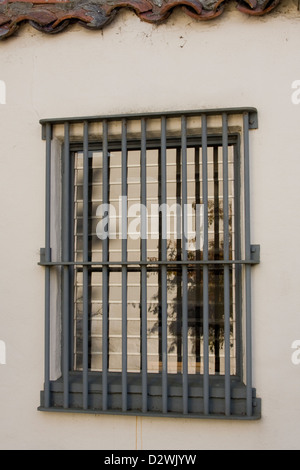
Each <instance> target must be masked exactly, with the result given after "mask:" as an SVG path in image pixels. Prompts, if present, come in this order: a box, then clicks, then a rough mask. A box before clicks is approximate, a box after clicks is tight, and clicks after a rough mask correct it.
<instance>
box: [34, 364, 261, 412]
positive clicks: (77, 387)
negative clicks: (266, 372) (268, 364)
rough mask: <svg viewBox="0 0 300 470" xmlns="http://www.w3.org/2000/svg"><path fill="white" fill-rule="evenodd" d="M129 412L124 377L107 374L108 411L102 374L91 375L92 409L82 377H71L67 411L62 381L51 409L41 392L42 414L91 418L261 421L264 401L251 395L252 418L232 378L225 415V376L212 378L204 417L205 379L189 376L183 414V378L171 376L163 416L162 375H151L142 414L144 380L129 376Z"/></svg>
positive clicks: (53, 395) (56, 386)
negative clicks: (125, 405) (124, 407)
mask: <svg viewBox="0 0 300 470" xmlns="http://www.w3.org/2000/svg"><path fill="white" fill-rule="evenodd" d="M127 379H128V396H127V397H128V411H126V412H124V411H122V374H120V373H109V374H108V408H109V409H108V411H104V410H102V385H101V373H96V372H92V373H90V374H89V408H88V409H87V410H85V409H83V408H82V401H83V394H82V375H81V373H79V372H78V373H71V374H70V377H69V407H68V408H64V406H63V403H64V390H63V389H64V384H63V379H62V378H60V379H58V380H57V381H55V382H51V384H50V392H51V403H50V407H49V408H46V407H45V406H44V392H41V406H40V407H39V408H38V409H39V411H48V412H67V413H68V412H69V413H88V414H109V415H125V416H149V417H169V418H171V417H173V418H195V419H231V420H257V419H260V418H261V400H260V399H259V398H256V391H255V389H253V391H252V397H253V399H252V404H253V405H252V408H253V412H252V416H248V415H247V412H246V408H247V404H246V402H247V400H246V386H245V385H244V384H243V383H242V382H241V381H240V380H239V379H238V378H237V377H234V376H232V377H231V414H230V415H226V414H225V385H224V376H211V377H210V413H209V414H208V415H206V414H204V399H203V376H201V375H189V413H188V414H184V413H183V411H182V376H181V375H180V374H170V375H169V376H168V408H169V411H168V413H162V410H161V403H162V387H161V383H162V377H161V374H149V375H148V411H147V412H146V413H144V412H143V411H142V376H141V374H134V373H128V374H127Z"/></svg>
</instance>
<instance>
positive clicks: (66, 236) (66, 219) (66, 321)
mask: <svg viewBox="0 0 300 470" xmlns="http://www.w3.org/2000/svg"><path fill="white" fill-rule="evenodd" d="M64 131H65V135H64V154H63V159H64V162H63V163H64V175H63V201H62V202H63V210H62V212H63V246H62V252H63V256H62V257H63V260H64V261H70V216H69V209H70V196H69V195H70V137H69V133H70V126H69V123H68V122H66V123H65V130H64ZM69 274H70V267H69V266H64V269H63V381H64V408H65V409H68V408H69V364H70V357H69V351H70V349H69V333H70V307H69V304H70V302H69V292H70V276H69Z"/></svg>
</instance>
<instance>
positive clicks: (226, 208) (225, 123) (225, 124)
mask: <svg viewBox="0 0 300 470" xmlns="http://www.w3.org/2000/svg"><path fill="white" fill-rule="evenodd" d="M222 127H223V131H222V133H223V137H222V147H223V226H224V230H223V232H224V261H229V204H228V196H229V194H228V176H229V174H228V117H227V114H226V113H223V115H222ZM224 341H225V414H226V416H230V414H231V385H230V272H229V265H228V264H225V265H224Z"/></svg>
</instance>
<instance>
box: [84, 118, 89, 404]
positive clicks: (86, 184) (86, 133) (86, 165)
mask: <svg viewBox="0 0 300 470" xmlns="http://www.w3.org/2000/svg"><path fill="white" fill-rule="evenodd" d="M83 261H85V262H88V261H89V123H88V122H87V121H85V122H84V136H83ZM88 371H89V268H88V266H83V409H85V410H87V409H88V399H89V386H88Z"/></svg>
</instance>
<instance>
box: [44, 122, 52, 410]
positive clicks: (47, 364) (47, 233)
mask: <svg viewBox="0 0 300 470" xmlns="http://www.w3.org/2000/svg"><path fill="white" fill-rule="evenodd" d="M51 140H52V126H51V124H46V207H45V261H46V262H50V261H51V236H50V233H51ZM50 269H51V268H50V266H47V267H46V271H45V385H44V387H45V390H44V405H45V408H49V407H50V402H51V393H50Z"/></svg>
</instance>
